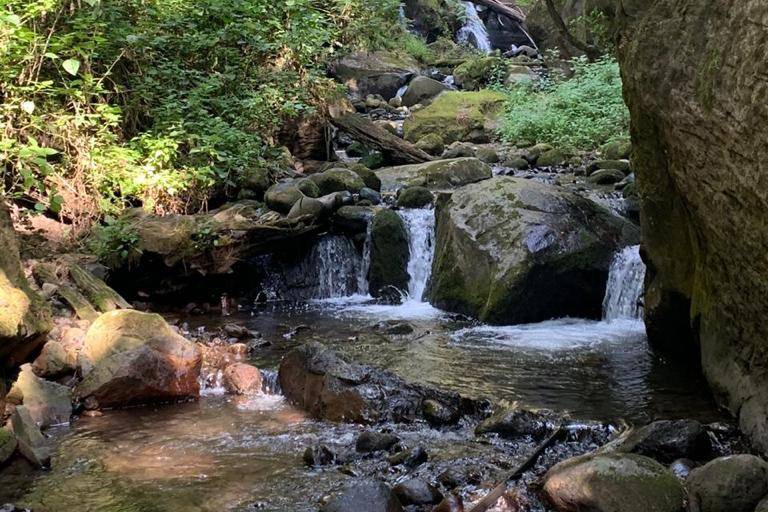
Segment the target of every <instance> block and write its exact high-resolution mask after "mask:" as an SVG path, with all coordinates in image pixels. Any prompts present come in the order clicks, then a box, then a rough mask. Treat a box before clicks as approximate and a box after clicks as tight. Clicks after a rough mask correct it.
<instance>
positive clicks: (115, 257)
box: [90, 216, 141, 268]
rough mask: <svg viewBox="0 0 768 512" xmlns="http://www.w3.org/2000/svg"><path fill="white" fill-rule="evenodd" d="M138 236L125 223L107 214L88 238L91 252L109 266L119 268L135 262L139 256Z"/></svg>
mask: <svg viewBox="0 0 768 512" xmlns="http://www.w3.org/2000/svg"><path fill="white" fill-rule="evenodd" d="M138 245H139V236H138V234H136V232H134V231H133V230H132V229H131V228H130V226H128V224H127V223H125V222H123V221H121V220H120V219H115V218H114V217H110V216H107V217H105V219H104V224H103V225H101V226H98V227H97V228H96V229H95V230H94V232H93V236H92V237H91V240H90V247H91V250H92V251H93V253H94V254H95V255H96V256H97V257H98V258H99V260H100V261H102V262H104V264H106V265H107V266H109V267H110V268H120V267H123V266H130V265H131V264H133V263H136V262H137V261H138V260H139V258H140V257H141V250H140V249H139V248H138Z"/></svg>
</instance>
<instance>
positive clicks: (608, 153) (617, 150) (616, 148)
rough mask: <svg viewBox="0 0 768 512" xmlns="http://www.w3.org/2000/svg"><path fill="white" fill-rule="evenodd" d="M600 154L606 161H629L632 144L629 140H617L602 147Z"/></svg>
mask: <svg viewBox="0 0 768 512" xmlns="http://www.w3.org/2000/svg"><path fill="white" fill-rule="evenodd" d="M599 152H600V154H601V155H602V156H603V158H605V159H606V160H628V159H629V155H630V153H631V152H632V143H631V142H630V141H628V140H615V141H612V142H608V143H606V144H603V145H602V146H600V149H599Z"/></svg>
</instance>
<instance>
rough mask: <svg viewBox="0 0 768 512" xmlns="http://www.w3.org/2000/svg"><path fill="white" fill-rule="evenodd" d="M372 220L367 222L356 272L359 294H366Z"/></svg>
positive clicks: (369, 265)
mask: <svg viewBox="0 0 768 512" xmlns="http://www.w3.org/2000/svg"><path fill="white" fill-rule="evenodd" d="M372 226H373V222H369V223H368V229H367V230H366V232H365V243H364V244H363V257H362V258H361V260H360V265H359V268H358V272H357V293H358V294H359V295H368V291H369V290H368V270H370V268H371V227H372Z"/></svg>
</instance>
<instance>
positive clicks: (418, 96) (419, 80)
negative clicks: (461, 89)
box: [403, 76, 450, 107]
mask: <svg viewBox="0 0 768 512" xmlns="http://www.w3.org/2000/svg"><path fill="white" fill-rule="evenodd" d="M447 90H450V87H448V86H447V85H445V84H444V83H442V82H438V81H437V80H433V79H432V78H429V77H426V76H417V77H416V78H414V79H413V80H411V83H409V84H408V89H407V90H406V91H405V94H403V105H405V106H406V107H412V106H414V105H416V104H417V103H421V104H422V105H424V104H426V103H428V102H429V101H430V100H432V98H434V97H435V96H437V95H438V94H440V93H441V92H443V91H447Z"/></svg>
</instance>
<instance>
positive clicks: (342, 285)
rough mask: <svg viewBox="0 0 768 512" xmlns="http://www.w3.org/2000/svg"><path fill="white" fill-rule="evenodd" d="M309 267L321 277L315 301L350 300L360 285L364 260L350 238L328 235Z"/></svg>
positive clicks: (316, 288) (321, 241) (315, 252)
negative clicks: (360, 272)
mask: <svg viewBox="0 0 768 512" xmlns="http://www.w3.org/2000/svg"><path fill="white" fill-rule="evenodd" d="M308 261H309V262H310V264H309V266H308V267H307V269H308V270H310V272H315V273H316V274H317V285H316V287H315V289H314V291H313V293H312V294H311V298H313V299H332V298H338V297H346V296H348V295H351V294H352V293H355V292H357V291H358V290H357V287H358V286H359V283H358V281H359V277H358V276H359V269H360V266H361V265H360V257H359V256H358V254H357V251H356V250H355V247H354V245H353V244H352V242H351V241H350V240H349V238H347V237H345V236H340V235H330V236H324V237H322V238H321V239H320V240H318V241H317V243H316V244H315V246H314V247H313V248H312V251H311V252H310V254H309V258H308Z"/></svg>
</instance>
